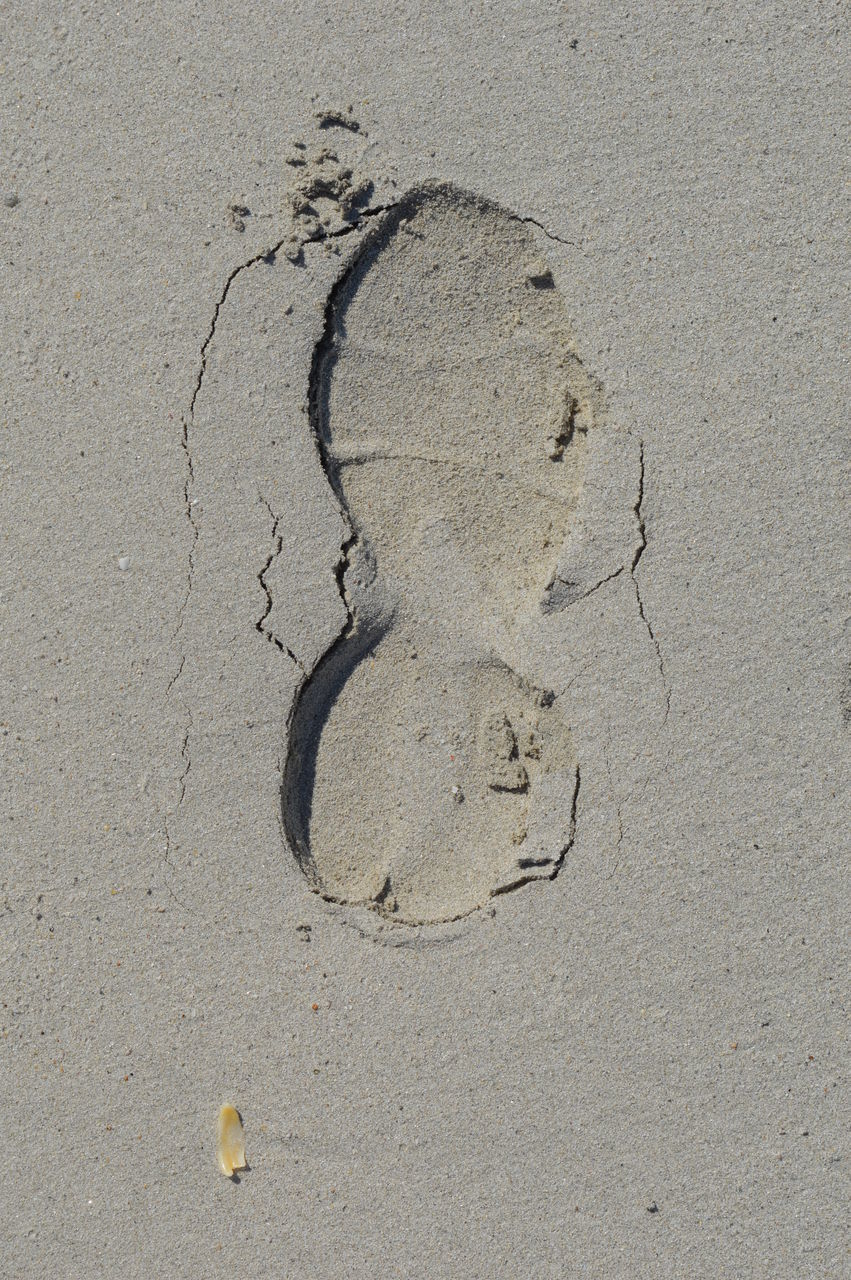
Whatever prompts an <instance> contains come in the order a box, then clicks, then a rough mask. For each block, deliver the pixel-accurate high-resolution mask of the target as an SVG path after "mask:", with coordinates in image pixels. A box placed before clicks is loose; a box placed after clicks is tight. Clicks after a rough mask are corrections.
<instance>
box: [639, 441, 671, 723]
mask: <svg viewBox="0 0 851 1280" xmlns="http://www.w3.org/2000/svg"><path fill="white" fill-rule="evenodd" d="M643 502H644V441H643V440H642V441H640V443H639V476H638V497H637V498H636V500H635V506H634V507H633V511H634V512H635V519H636V521H637V524H638V534H639V538H640V541H639V544H638V546H637V547H636V549H635V555H634V556H633V557H632V564H631V565H630V568H629V573H630V577H631V578H632V585H633V586H634V588H635V599H636V603H637V605H638V612H639V614H640V615H641V620H642V622H643V623H644V625H645V627H646V628H647V634H648V635H649V636H650V639H651V641H652V642H653V648H654V649H655V650H656V661H657V663H658V666H659V674H660V676H661V677H662V684H663V685H664V688H665V714H664V716H663V718H662V725H663V726H664V725H665V723H666V721H667V719H668V713H669V712H670V710H671V686H670V684H669V682H668V677H667V675H666V673H665V662H664V659H663V657H662V650H661V648H660V646H659V641H658V640H657V638H656V635H655V633H654V631H653V628H652V626H651V625H650V620H649V618H648V617H647V614H646V613H645V612H644V602H643V601H642V599H641V591H640V590H639V586H638V577H637V576H636V570H637V568H638V562H639V560H640V559H641V557H642V556H643V555H644V552H645V550H646V549H647V529H646V527H645V523H644V515H643V513H642V504H643Z"/></svg>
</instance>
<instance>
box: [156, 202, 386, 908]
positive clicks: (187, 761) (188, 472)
mask: <svg viewBox="0 0 851 1280" xmlns="http://www.w3.org/2000/svg"><path fill="white" fill-rule="evenodd" d="M393 207H394V205H393V203H390V204H386V205H376V206H373V207H370V208H366V209H361V210H359V211H357V212H356V213H354V214H353V215H352V216H351V217H350V219H349V220H348V221H347V222H346V225H345V226H342V227H338V228H336V229H335V230H333V231H329V230H327V229H325V228H319V229H318V230H317V231H314V232H312V233H311V234H310V235H308V236H305V237H304V238H303V239H302V240H301V242H300V245H299V254H301V251H302V250H303V248H304V246H305V245H307V244H318V243H320V242H322V241H324V240H334V239H338V238H339V237H341V236H346V235H351V233H352V232H354V231H357V230H358V229H359V227H360V224H361V221H362V219H364V218H370V217H375V216H377V215H378V214H381V213H384V212H385V211H386V210H388V209H391V208H393ZM290 239H291V237H290V236H289V235H286V236H282V237H281V238H280V239H278V240H277V241H275V243H274V244H272V245H271V246H269V247H268V248H265V249H261V250H260V251H259V252H258V253H255V254H252V256H251V257H250V258H248V259H247V260H246V261H245V262H241V263H239V265H238V266H236V267H234V269H233V270H232V271H231V272H230V274H229V275H228V277H227V279H226V280H225V283H224V287H223V288H222V292H221V295H220V297H219V298H218V300H217V301H216V304H215V306H214V308H213V314H212V317H211V320H210V325H209V328H208V330H207V335H206V337H205V338H204V341H203V342H202V343H201V350H200V355H199V364H198V372H197V375H196V378H195V384H194V386H193V388H192V396H191V398H190V401H189V406H188V408H187V410H186V412H185V413H184V414H183V417H182V419H181V436H180V446H181V449H182V451H183V454H184V460H185V463H184V465H185V479H184V484H183V502H184V507H185V512H186V518H187V520H188V522H189V525H190V529H191V540H190V546H189V551H188V555H187V560H188V565H187V575H186V591H185V594H184V596H183V599H182V601H181V604H180V608H179V610H178V618H177V625H176V627H175V629H174V632H173V634H172V640H176V639H177V637H178V636H179V635H180V633H181V631H182V630H183V625H184V622H185V619H186V612H187V609H188V606H189V601H190V598H191V596H192V586H193V581H194V575H195V551H196V548H197V545H198V538H199V536H200V528H199V525H198V521H197V519H196V517H195V515H194V512H193V507H194V505H195V504H194V500H193V498H192V490H193V487H194V484H195V462H194V459H193V456H192V428H193V426H194V422H195V404H196V401H197V399H198V395H199V393H200V391H201V386H202V383H203V381H204V375H205V373H206V371H207V354H208V351H209V348H210V344H211V342H212V341H213V338H214V337H215V334H216V328H217V326H218V322H219V316H220V315H221V311H222V308H223V306H224V304H225V302H226V301H227V297H228V294H229V293H230V290H231V286H232V285H233V283H234V281H235V280H236V278H237V276H239V275H241V274H242V272H243V271H247V270H248V269H249V268H250V267H253V266H256V264H257V263H258V262H267V263H270V264H271V263H273V262H274V261H275V259H276V257H277V255H278V253H280V251H281V250H282V249H283V247H284V246H285V245H286V244H287V243H288V242H290ZM294 265H295V263H294ZM267 506H268V504H267ZM269 510H270V515H272V519H273V521H274V527H273V534H272V536H273V538H276V539H277V549H276V550H275V551H274V552H273V553H272V556H271V557H270V559H269V561H268V562H267V563H266V565H265V566H264V568H263V570H262V571H261V574H260V575H259V577H260V582H261V586H262V587H263V589H264V590H265V591H266V595H267V608H266V611H265V613H264V614H263V617H262V618H261V619H260V620H259V622H258V623H257V629H258V630H259V631H260V632H261V633H262V634H263V635H265V636H266V638H267V639H268V640H269V641H271V642H272V643H273V644H275V645H276V646H277V647H278V648H279V649H280V650H281V651H282V652H284V653H286V654H287V655H288V656H289V657H290V658H291V659H292V661H293V662H294V663H295V665H296V666H297V667H299V669H300V670H301V671H302V673H303V675H304V677H305V679H306V678H307V671H306V670H305V667H304V665H303V664H302V662H301V661H300V660H299V658H298V657H297V656H296V655H295V654H294V653H293V652H292V650H291V649H289V648H287V646H286V645H283V644H281V642H280V641H279V640H278V639H277V637H276V636H274V635H273V634H272V633H271V632H269V631H267V629H266V627H265V626H264V623H265V620H266V618H267V617H268V615H269V613H270V612H271V608H272V598H271V594H270V593H269V591H268V590H267V588H266V583H265V575H266V573H267V572H268V570H269V568H270V567H271V564H272V562H273V560H274V559H275V556H276V555H277V554H279V553H280V550H281V542H282V540H281V538H280V537H278V534H277V528H278V522H277V520H276V519H275V517H274V513H272V511H271V508H270V509H269ZM185 665H186V654H185V653H183V654H181V655H180V660H179V663H178V667H177V670H176V672H175V674H174V675H173V676H172V678H171V680H170V681H169V682H168V685H167V687H166V692H165V696H166V700H168V699H170V698H171V697H172V695H173V693H174V690H175V688H176V687H177V686H178V685H179V683H180V680H181V677H182V675H183V671H184V667H185ZM186 718H187V721H188V723H187V725H186V728H185V729H184V734H183V741H182V745H181V752H180V753H181V758H182V760H183V770H182V772H181V775H180V778H179V779H178V798H177V803H176V805H175V806H174V808H173V809H172V810H170V811H169V812H167V813H166V814H165V817H164V819H163V829H164V831H163V834H164V840H165V853H164V861H165V863H166V865H167V866H169V867H172V869H173V866H172V863H171V822H172V820H173V818H174V815H175V814H176V813H177V812H179V810H180V808H181V806H182V804H183V801H184V798H185V796H186V779H187V777H188V774H189V771H190V769H191V767H192V761H191V758H190V755H189V734H190V731H191V728H192V716H191V713H190V712H189V711H188V709H187V711H186ZM166 888H167V889H168V892H169V894H170V895H171V897H172V898H173V900H174V901H175V902H176V903H177V904H178V906H183V904H182V903H180V902H179V901H178V899H177V898H176V897H175V895H174V893H173V892H172V890H171V887H170V886H168V885H166ZM184 910H188V908H185V907H184Z"/></svg>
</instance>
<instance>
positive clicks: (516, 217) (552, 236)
mask: <svg viewBox="0 0 851 1280" xmlns="http://www.w3.org/2000/svg"><path fill="white" fill-rule="evenodd" d="M510 216H511V218H512V220H513V221H514V222H524V223H531V224H532V226H533V227H537V228H538V230H539V231H542V232H543V233H544V235H545V236H546V237H547V239H548V240H554V241H555V242H556V244H566V245H568V246H569V247H570V248H571V249H578V248H579V246H578V245H577V243H576V241H575V240H565V239H564V237H563V236H559V235H556V233H555V231H550V229H549V227H545V226H544V224H543V222H539V221H538V219H537V218H532V217H529V216H528V215H525V216H524V215H523V214H522V213H513V214H511V215H510Z"/></svg>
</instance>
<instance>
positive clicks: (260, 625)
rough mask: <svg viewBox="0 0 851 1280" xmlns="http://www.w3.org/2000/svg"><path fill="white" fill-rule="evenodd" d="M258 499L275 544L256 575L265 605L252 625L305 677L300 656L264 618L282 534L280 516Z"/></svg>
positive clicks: (263, 499)
mask: <svg viewBox="0 0 851 1280" xmlns="http://www.w3.org/2000/svg"><path fill="white" fill-rule="evenodd" d="M260 501H261V502H262V503H263V506H264V507H265V508H266V510H267V511H268V512H269V516H270V519H271V520H272V540H273V542H274V544H275V545H274V547H273V549H272V551H271V552H270V553H269V555H268V557H267V559H266V563H265V564H264V565H263V568H262V569H261V570H260V572H259V573H258V575H257V581H258V582H259V583H260V586H261V587H262V588H263V590H264V592H265V594H266V607H265V609H264V610H263V613H262V614H261V615H260V617H259V618H258V619H257V621H256V622H255V624H254V626H255V629H256V630H257V631H259V632H260V634H261V636H265V638H266V639H267V640H268V641H269V643H270V644H273V645H274V646H275V648H276V649H278V650H279V651H280V652H281V653H285V654H286V655H287V656H288V657H289V658H290V659H291V660H292V661H293V663H294V664H295V665H296V666H297V667H298V669H299V671H300V672H301V673H302V675H303V676H305V678H306V677H307V674H308V672H307V669H306V668H305V665H304V663H303V662H302V660H301V658H299V657H297V656H296V655H295V654H294V653H293V651H292V649H291V648H290V647H289V645H286V644H284V643H283V641H282V640H279V639H278V637H277V636H276V635H275V633H274V631H271V630H270V629H269V628H268V627H267V626H266V620H267V618H268V617H269V614H270V613H271V612H272V592H271V591H270V590H269V585H268V583H267V581H266V575H267V574H268V572H269V570H270V569H271V567H272V565H273V564H274V563H275V561H276V560H277V558H278V556H279V555H280V554H281V550H282V548H283V543H284V539H283V536H282V535H281V534H279V533H278V526H279V525H280V523H281V517H280V516H276V515H275V513H274V511H273V510H272V508H271V507H270V505H269V503H268V502H267V501H266V499H265V498H264V497H262V495H261V497H260Z"/></svg>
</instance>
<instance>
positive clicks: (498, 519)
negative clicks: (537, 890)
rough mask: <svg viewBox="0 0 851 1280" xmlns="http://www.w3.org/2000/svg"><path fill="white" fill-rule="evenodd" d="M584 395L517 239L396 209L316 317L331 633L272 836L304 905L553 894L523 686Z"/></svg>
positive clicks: (568, 772) (544, 758)
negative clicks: (338, 603) (341, 526)
mask: <svg viewBox="0 0 851 1280" xmlns="http://www.w3.org/2000/svg"><path fill="white" fill-rule="evenodd" d="M591 399H592V393H591V388H590V383H589V380H588V379H587V376H586V375H585V374H584V372H583V369H582V366H581V364H580V363H579V361H578V360H577V359H576V357H575V355H573V354H572V344H571V340H570V336H569V331H568V326H567V319H566V315H565V312H564V307H563V304H562V301H561V298H560V296H559V294H558V292H557V290H556V289H555V287H554V282H553V278H552V275H551V274H550V272H549V270H548V269H547V267H546V265H545V263H544V262H543V261H542V260H541V258H540V251H539V249H538V248H537V246H536V243H535V240H534V238H533V235H532V232H531V231H530V229H529V228H528V227H527V225H525V224H524V222H523V221H522V220H520V219H518V218H516V217H514V216H512V215H510V214H508V213H507V212H506V211H505V210H503V209H501V208H499V207H498V206H496V205H494V204H491V203H489V202H487V201H485V200H481V199H478V198H476V197H474V196H472V195H469V194H467V193H464V192H461V191H459V190H457V189H456V188H453V187H450V186H446V185H436V184H434V185H428V186H425V187H422V188H420V189H418V190H416V191H414V192H412V193H411V194H410V195H409V196H408V197H406V198H405V200H403V201H402V203H401V204H400V205H398V206H396V207H395V208H394V209H393V210H392V211H391V212H390V213H389V214H388V215H387V216H386V217H385V218H384V219H383V221H382V222H381V224H380V225H378V226H376V227H375V228H374V229H373V231H372V232H371V233H370V235H369V236H368V238H367V239H366V240H365V242H364V243H363V245H362V246H361V249H360V252H359V254H358V256H357V258H356V260H355V262H354V263H353V264H352V265H350V266H349V268H348V269H347V270H346V272H345V273H344V275H343V277H342V278H341V279H340V281H339V282H338V284H337V285H336V286H335V288H334V290H333V292H332V294H331V297H330V298H329V302H328V307H327V312H326V327H325V333H324V337H323V339H322V341H321V342H320V343H319V345H318V347H317V349H316V352H315V355H314V360H313V367H312V371H311V385H310V409H311V418H312V426H313V429H314V431H315V433H316V437H317V441H318V446H319V450H320V455H321V457H322V461H323V465H324V467H325V471H326V473H327V475H328V478H329V481H330V483H331V484H332V486H333V487H334V490H335V492H336V495H337V498H338V500H339V502H340V504H341V507H342V509H343V511H344V512H345V515H346V518H347V520H348V522H349V525H350V529H351V535H350V538H349V540H348V542H347V543H346V545H345V546H344V548H343V556H342V559H341V564H340V572H339V582H340V589H341V592H342V594H343V598H344V600H345V603H346V607H347V609H348V613H349V622H348V625H347V627H346V628H345V630H344V631H343V634H342V635H341V636H340V638H339V640H338V641H337V642H336V644H335V645H333V646H332V648H331V649H330V650H329V651H328V652H327V653H326V654H325V656H324V658H323V659H322V660H321V662H320V663H319V665H318V666H317V667H316V669H315V670H314V672H313V673H312V675H311V676H310V678H309V679H307V680H306V682H305V684H304V686H303V687H302V690H301V692H300V695H299V697H298V699H297V701H296V704H295V707H294V710H293V713H292V717H291V721H290V729H289V734H290V737H289V751H288V758H287V765H286V769H285V776H284V788H283V813H284V821H285V828H286V831H287V835H288V837H289V840H290V843H291V845H292V848H293V850H294V852H295V854H296V857H297V859H298V861H299V864H300V866H301V868H302V870H303V871H304V873H305V875H306V876H307V877H308V880H309V882H310V884H311V885H312V887H313V888H314V889H316V890H317V891H318V892H320V893H322V894H323V895H325V896H326V897H328V898H331V899H333V900H335V901H338V902H345V903H362V904H368V905H371V906H373V907H374V908H375V909H377V910H379V911H381V912H382V913H385V914H387V915H390V916H392V918H393V919H395V920H399V921H402V922H405V923H411V924H413V923H423V922H431V921H439V920H447V919H452V918H455V917H458V916H460V915H463V914H465V913H466V912H469V911H471V910H474V909H475V908H476V907H478V906H481V905H482V904H483V903H484V902H486V901H487V899H488V898H489V897H490V896H492V895H493V894H495V893H498V892H503V891H505V890H506V889H510V888H514V887H516V886H518V885H520V884H523V883H526V882H527V881H528V880H532V879H543V878H550V879H551V878H552V877H553V876H554V875H555V874H556V872H557V870H558V868H559V866H560V865H561V862H562V860H563V858H564V855H565V852H566V850H567V848H568V847H569V845H570V841H571V839H572V834H573V815H574V813H575V799H576V792H577V788H578V771H577V767H576V761H575V756H574V752H573V749H572V745H571V740H570V735H569V733H568V730H567V726H566V724H565V722H564V720H563V717H562V714H561V711H560V709H559V706H558V703H557V701H556V700H554V698H553V695H552V694H551V693H548V692H547V691H546V690H544V689H540V688H535V687H533V686H532V685H531V684H530V683H529V682H528V681H527V680H526V679H524V678H523V674H522V668H523V652H522V644H521V643H520V642H519V640H518V637H519V635H520V624H521V623H522V622H523V621H524V620H525V621H528V619H529V617H530V615H532V614H534V613H535V612H537V611H538V610H539V607H540V604H541V601H542V599H543V598H544V597H545V594H546V591H547V588H548V587H549V586H550V585H551V584H552V580H553V574H554V570H555V564H556V561H557V558H558V554H559V550H560V548H561V547H562V544H563V543H564V540H565V538H566V536H567V534H568V532H569V530H570V527H571V522H572V519H573V517H574V514H575V511H576V506H577V502H578V499H579V496H580V492H581V489H582V482H583V474H584V467H585V455H586V449H587V439H586V437H587V432H588V428H589V425H590V420H591V413H592V409H591Z"/></svg>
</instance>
